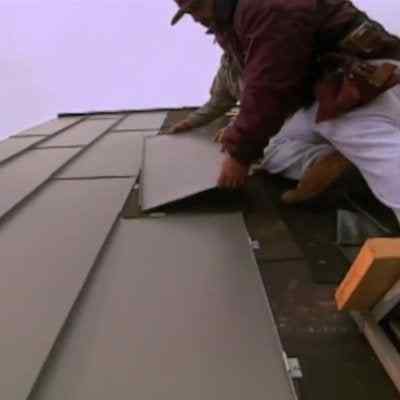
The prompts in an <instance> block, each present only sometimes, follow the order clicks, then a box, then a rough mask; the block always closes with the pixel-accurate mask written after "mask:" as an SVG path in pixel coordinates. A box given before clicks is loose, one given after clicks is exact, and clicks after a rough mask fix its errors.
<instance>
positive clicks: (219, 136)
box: [214, 128, 226, 143]
mask: <svg viewBox="0 0 400 400" xmlns="http://www.w3.org/2000/svg"><path fill="white" fill-rule="evenodd" d="M225 129H226V128H221V129H219V130H218V131H217V133H216V134H215V136H214V142H215V143H222V140H223V139H224V135H225Z"/></svg>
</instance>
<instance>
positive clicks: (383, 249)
mask: <svg viewBox="0 0 400 400" xmlns="http://www.w3.org/2000/svg"><path fill="white" fill-rule="evenodd" d="M399 278H400V239H371V240H368V241H367V242H366V243H365V245H364V246H363V247H362V249H361V251H360V253H359V255H358V257H357V258H356V260H355V262H354V264H353V266H352V267H351V269H350V271H349V273H348V274H347V275H346V277H345V279H344V280H343V282H342V283H341V285H340V286H339V288H338V290H337V291H336V303H337V307H338V309H339V310H345V309H346V310H358V311H366V310H369V309H370V308H371V307H373V306H374V305H375V304H376V303H377V302H378V301H379V300H380V299H381V298H382V297H383V296H384V295H385V293H386V292H387V291H388V290H389V289H390V288H391V287H393V285H394V283H395V282H396V281H397V280H398V279H399Z"/></svg>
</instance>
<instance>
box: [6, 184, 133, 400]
mask: <svg viewBox="0 0 400 400" xmlns="http://www.w3.org/2000/svg"><path fill="white" fill-rule="evenodd" d="M131 187H132V180H131V179H116V180H107V179H106V180H85V181H55V182H53V183H51V184H49V185H48V187H46V188H45V190H44V191H42V192H40V193H38V195H36V196H35V197H34V198H33V199H31V200H30V202H29V203H28V204H27V205H25V206H24V207H22V208H21V210H20V211H19V212H18V214H17V215H15V216H14V217H13V218H11V219H9V220H8V221H6V222H5V223H3V224H2V225H1V226H0V254H1V268H0V325H1V340H0V354H1V357H0V370H1V374H0V392H1V398H2V399H13V400H25V399H26V398H27V396H28V394H29V392H30V391H31V389H32V386H33V385H34V383H35V381H36V380H37V377H38V375H39V372H40V371H41V369H42V368H43V365H44V363H45V361H46V359H47V357H48V355H49V352H50V350H51V349H52V346H53V345H54V342H55V340H56V338H57V336H58V334H59V333H60V331H61V330H62V327H63V325H64V323H65V320H66V318H67V316H68V314H69V312H70V310H71V308H72V306H73V304H74V302H75V301H76V299H77V296H78V294H79V293H80V291H81V289H82V286H83V285H84V283H85V280H86V278H87V276H88V273H89V271H90V270H91V268H92V266H93V264H94V262H95V260H96V257H97V256H98V254H99V252H100V250H101V248H102V246H103V244H104V242H105V240H106V238H107V236H108V235H109V233H110V230H111V228H112V226H113V224H114V222H115V221H116V219H117V217H118V213H119V212H120V210H121V208H122V206H123V203H124V201H125V199H126V198H127V196H128V193H129V191H130V189H131ZM57 398H58V397H57Z"/></svg>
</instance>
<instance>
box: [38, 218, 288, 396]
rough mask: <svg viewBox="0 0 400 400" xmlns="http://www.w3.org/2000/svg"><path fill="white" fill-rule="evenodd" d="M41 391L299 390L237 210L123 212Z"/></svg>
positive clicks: (79, 393) (211, 393) (251, 392)
mask: <svg viewBox="0 0 400 400" xmlns="http://www.w3.org/2000/svg"><path fill="white" fill-rule="evenodd" d="M58 344H59V345H58V346H57V349H58V351H57V352H55V353H54V354H53V357H52V358H51V360H50V362H49V363H48V364H47V366H46V369H45V371H44V374H43V375H42V377H41V379H40V380H39V381H38V385H37V390H36V391H35V392H34V395H33V396H32V398H31V400H54V399H57V400H88V399H96V400H103V399H104V400H109V399H140V400H161V399H162V400H188V399H190V400H204V399H215V400H217V399H219V400H222V399H224V400H225V399H229V400H243V399H271V400H287V399H293V398H294V397H295V396H294V392H293V390H292V385H291V382H290V380H289V378H288V376H287V373H286V368H285V365H284V361H283V355H282V348H281V345H280V341H279V338H278V335H277V330H276V327H275V325H274V322H273V319H272V313H271V310H270V308H269V305H268V300H267V298H266V296H265V291H264V288H263V284H262V282H261V278H260V275H259V271H258V268H257V266H256V264H255V262H254V258H253V255H252V253H251V252H250V249H249V244H248V236H247V232H246V229H245V227H244V224H243V220H242V217H241V216H240V215H239V214H230V215H202V216H181V217H166V218H161V219H151V218H150V219H143V220H135V221H122V222H121V223H120V225H119V226H118V228H117V230H116V233H115V235H114V236H113V239H112V242H111V244H110V247H109V248H108V250H107V252H106V253H105V254H104V256H103V258H102V260H101V261H100V263H99V265H98V267H97V269H96V273H95V275H94V276H93V279H92V280H91V284H90V286H89V287H87V288H86V291H85V294H84V296H83V297H82V298H81V299H80V301H79V303H77V307H76V308H75V309H74V313H73V314H72V319H71V320H70V321H69V324H68V328H67V329H66V330H65V331H64V332H63V335H62V337H61V340H60V342H59V343H58Z"/></svg>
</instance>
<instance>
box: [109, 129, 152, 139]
mask: <svg viewBox="0 0 400 400" xmlns="http://www.w3.org/2000/svg"><path fill="white" fill-rule="evenodd" d="M125 133H135V134H136V135H138V136H142V137H150V136H157V135H158V134H159V130H154V129H148V130H141V129H135V130H129V131H118V130H113V131H111V132H110V134H118V135H123V134H125Z"/></svg>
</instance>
